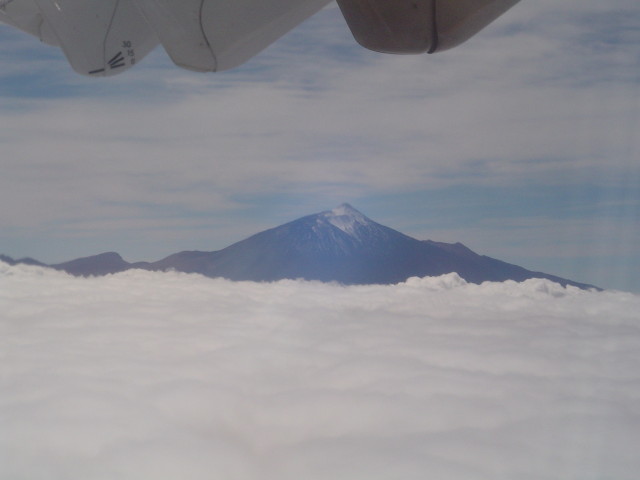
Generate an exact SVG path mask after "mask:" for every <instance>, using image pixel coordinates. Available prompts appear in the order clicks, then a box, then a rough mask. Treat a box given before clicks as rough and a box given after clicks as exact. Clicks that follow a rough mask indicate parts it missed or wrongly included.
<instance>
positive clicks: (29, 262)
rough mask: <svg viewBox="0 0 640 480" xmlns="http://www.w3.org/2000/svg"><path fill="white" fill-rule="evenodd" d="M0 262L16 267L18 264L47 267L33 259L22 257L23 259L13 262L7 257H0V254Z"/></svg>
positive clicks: (0, 255)
mask: <svg viewBox="0 0 640 480" xmlns="http://www.w3.org/2000/svg"><path fill="white" fill-rule="evenodd" d="M0 261H1V262H4V263H8V264H9V265H18V264H19V263H22V264H25V265H37V266H40V267H46V266H47V265H46V264H44V263H42V262H39V261H38V260H35V259H33V258H30V257H24V258H20V259H18V260H14V259H13V258H11V257H9V256H7V255H2V254H0Z"/></svg>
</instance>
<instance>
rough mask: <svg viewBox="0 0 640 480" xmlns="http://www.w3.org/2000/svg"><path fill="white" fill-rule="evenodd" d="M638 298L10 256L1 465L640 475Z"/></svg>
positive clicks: (468, 479) (108, 470) (53, 470)
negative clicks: (92, 266) (242, 275)
mask: <svg viewBox="0 0 640 480" xmlns="http://www.w3.org/2000/svg"><path fill="white" fill-rule="evenodd" d="M639 310H640V296H639V295H636V294H631V293H625V292H620V291H603V292H598V291H584V290H580V289H577V288H574V287H568V288H566V289H565V288H563V287H561V286H559V285H558V284H555V283H551V282H549V281H547V280H542V279H531V280H527V281H525V282H523V283H516V282H504V283H489V282H487V283H484V284H482V285H474V284H466V283H465V282H464V281H463V280H462V279H460V277H458V276H457V275H456V274H448V275H445V276H442V277H437V278H424V279H419V278H412V279H409V280H408V281H407V282H405V283H401V284H398V285H388V286H383V285H370V286H350V287H345V286H340V285H337V284H323V283H319V282H303V281H293V280H285V281H280V282H276V283H252V282H231V281H227V280H223V279H211V278H206V277H203V276H199V275H195V274H182V273H176V272H147V271H142V270H130V271H127V272H124V273H120V274H116V275H109V276H105V277H93V278H78V277H72V276H70V275H68V274H66V273H62V272H58V271H55V270H51V269H43V268H40V267H30V266H25V265H18V266H13V267H11V266H9V265H7V264H5V263H1V262H0V478H3V479H5V478H6V479H12V480H22V479H25V480H26V479H29V480H63V479H64V480H103V479H104V480H107V479H114V478H117V479H122V480H138V479H147V478H153V479H157V480H164V479H167V480H169V479H171V480H173V479H175V478H184V479H189V480H200V479H203V480H204V479H211V478H225V479H234V480H257V479H260V480H294V479H296V480H297V479H300V478H304V479H309V480H315V479H318V480H319V479H323V480H324V479H327V478H332V479H337V480H347V479H348V480H360V479H367V480H388V479H390V478H402V479H407V480H418V479H423V478H425V475H426V476H430V477H433V478H438V479H440V480H485V479H487V478H491V479H496V480H532V479H535V480H601V479H604V478H612V479H616V480H635V479H636V478H637V476H638V471H639V470H640V457H639V456H638V445H639V444H640V402H639V401H638V400H639V399H640V374H639V372H640V324H639V323H638V314H637V312H638V311H639Z"/></svg>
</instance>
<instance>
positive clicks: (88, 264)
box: [51, 252, 148, 276]
mask: <svg viewBox="0 0 640 480" xmlns="http://www.w3.org/2000/svg"><path fill="white" fill-rule="evenodd" d="M147 265H148V264H147V263H145V262H138V263H129V262H126V261H125V260H124V259H123V258H122V257H121V256H120V255H119V254H117V253H116V252H107V253H101V254H99V255H94V256H91V257H83V258H77V259H75V260H71V261H69V262H64V263H58V264H55V265H51V267H53V268H55V269H56V270H64V271H65V272H67V273H70V274H72V275H78V276H89V275H108V274H110V273H118V272H123V271H125V270H129V269H130V268H145V267H146V266H147Z"/></svg>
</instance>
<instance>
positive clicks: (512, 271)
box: [52, 204, 595, 288]
mask: <svg viewBox="0 0 640 480" xmlns="http://www.w3.org/2000/svg"><path fill="white" fill-rule="evenodd" d="M52 267H53V268H57V269H59V270H65V271H67V272H69V273H72V274H74V275H105V274H108V273H116V272H119V271H124V270H127V269H130V268H144V269H148V270H177V271H181V272H188V273H200V274H203V275H206V276H209V277H224V278H228V279H231V280H252V281H275V280H281V279H285V278H290V279H296V278H302V279H306V280H320V281H325V282H327V281H336V282H340V283H344V284H372V283H381V284H392V283H398V282H402V281H404V280H406V279H407V278H409V277H413V276H419V277H424V276H437V275H442V274H445V273H450V272H457V273H458V274H459V275H460V276H461V277H462V278H464V279H465V280H467V281H468V282H472V283H481V282H483V281H505V280H515V281H523V280H526V279H528V278H547V279H550V280H552V281H555V282H558V283H560V284H562V285H574V286H577V287H580V288H595V287H593V286H591V285H586V284H582V283H578V282H573V281H571V280H567V279H564V278H560V277H556V276H553V275H548V274H545V273H542V272H532V271H530V270H527V269H525V268H522V267H519V266H517V265H512V264H509V263H506V262H502V261H500V260H496V259H494V258H491V257H487V256H484V255H478V254H477V253H475V252H473V251H472V250H470V249H469V248H467V247H465V246H464V245H462V244H461V243H454V244H450V243H443V242H434V241H431V240H426V241H421V240H416V239H415V238H412V237H409V236H407V235H404V234H403V233H400V232H398V231H396V230H393V229H391V228H389V227H385V226H384V225H380V224H379V223H376V222H374V221H373V220H371V219H369V218H367V217H366V216H364V215H363V214H362V213H360V212H358V211H357V210H355V209H354V208H353V207H351V206H350V205H348V204H343V205H340V206H339V207H337V208H335V209H333V210H330V211H325V212H321V213H318V214H315V215H308V216H306V217H303V218H300V219H298V220H294V221H293V222H289V223H286V224H284V225H281V226H279V227H275V228H272V229H269V230H265V231H263V232H260V233H257V234H255V235H253V236H251V237H249V238H247V239H245V240H242V241H240V242H237V243H234V244H233V245H230V246H229V247H227V248H224V249H222V250H218V251H213V252H202V251H185V252H180V253H176V254H173V255H170V256H168V257H166V258H164V259H162V260H160V261H157V262H152V263H146V262H141V263H134V264H132V263H128V262H126V261H125V260H123V259H122V257H120V255H118V254H117V253H113V252H111V253H104V254H101V255H96V256H94V257H86V258H80V259H76V260H72V261H70V262H65V263H61V264H57V265H52Z"/></svg>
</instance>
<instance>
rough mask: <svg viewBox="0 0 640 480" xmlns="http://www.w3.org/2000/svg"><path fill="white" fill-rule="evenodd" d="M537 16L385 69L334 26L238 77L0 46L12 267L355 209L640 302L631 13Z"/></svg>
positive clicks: (324, 21) (3, 238) (16, 37)
mask: <svg viewBox="0 0 640 480" xmlns="http://www.w3.org/2000/svg"><path fill="white" fill-rule="evenodd" d="M557 3H558V2H553V1H550V0H541V1H538V2H534V1H526V0H525V1H523V2H521V3H520V4H518V5H517V6H516V7H514V8H513V9H512V10H511V11H510V12H508V13H507V14H506V15H505V16H503V17H501V18H500V19H499V20H498V21H496V22H495V23H494V24H493V25H491V26H490V27H489V28H487V29H486V30H485V31H483V32H482V33H481V34H480V35H478V36H477V37H475V38H474V39H472V40H471V41H470V42H468V43H466V44H464V45H463V46H461V47H459V48H457V49H455V50H452V51H449V52H445V53H442V54H437V55H433V56H427V55H423V56H388V55H381V54H376V53H373V52H369V51H367V50H365V49H363V48H361V47H359V46H358V45H357V44H356V43H355V41H354V40H353V39H352V37H351V35H350V33H349V31H348V29H347V27H346V25H345V24H344V21H343V20H342V18H341V15H340V12H339V11H338V10H337V8H335V7H333V8H328V9H325V10H324V11H322V12H320V13H319V14H318V15H316V16H314V17H313V18H312V19H311V20H309V21H308V22H306V23H305V24H303V25H301V26H300V27H299V28H297V29H296V30H295V31H293V32H291V33H290V34H289V35H287V36H286V37H284V38H283V39H282V40H280V41H279V42H277V43H276V44H275V45H273V46H271V47H270V48H268V49H267V50H266V51H264V52H263V53H262V54H260V55H259V56H258V57H256V58H254V59H253V60H251V61H250V62H248V63H247V64H246V65H244V66H243V67H241V68H238V69H236V70H233V71H230V72H223V73H217V74H197V73H193V72H189V71H185V70H181V69H179V68H177V67H175V66H174V65H173V64H172V63H171V62H170V60H169V59H168V57H167V56H166V54H165V53H164V51H163V50H162V49H161V48H159V49H156V50H155V51H154V52H153V53H152V54H151V55H149V56H148V57H147V58H146V59H144V60H143V61H142V62H140V64H139V65H137V66H136V68H134V69H132V70H130V71H128V72H126V73H124V74H123V75H120V76H117V77H111V78H108V79H103V80H100V79H90V78H89V79H87V78H84V77H81V76H79V75H77V74H75V73H74V72H73V71H72V70H71V68H70V67H69V66H68V64H67V63H66V60H65V59H64V57H63V56H62V54H61V52H59V51H58V50H57V49H55V48H52V47H48V46H45V45H41V44H40V43H39V42H38V41H37V39H34V38H31V37H30V36H28V35H25V34H22V33H20V32H18V31H15V30H13V29H11V28H9V27H4V26H2V27H1V28H0V45H1V47H0V125H2V128H1V129H0V144H1V145H2V152H1V153H0V168H1V169H2V176H0V225H1V226H2V229H1V230H0V253H5V254H8V255H11V256H13V257H22V256H32V257H35V258H38V259H40V260H42V261H45V262H57V261H64V260H68V259H71V258H76V257H80V256H85V255H92V254H97V253H100V252H103V251H107V250H114V251H118V252H119V253H121V254H122V255H123V256H124V257H125V258H126V259H127V260H129V261H136V260H155V259H159V258H162V257H164V256H166V255H168V254H170V253H173V252H176V251H179V250H189V249H199V250H216V249H219V248H223V247H225V246H227V245H229V244H231V243H233V242H235V241H237V240H241V239H242V238H245V237H246V236H248V235H251V234H253V233H256V232H258V231H260V230H262V229H265V228H270V227H273V226H276V225H278V224H281V223H284V222H286V221H289V220H293V219H295V218H297V217H300V216H303V215H306V214H310V213H315V212H318V211H321V210H326V209H329V208H332V207H334V206H336V205H337V204H339V203H342V202H345V201H347V202H350V203H351V204H352V205H354V206H355V207H356V208H358V209H359V210H361V211H362V212H363V213H365V214H366V215H368V216H369V217H371V218H372V219H374V220H376V221H378V222H380V223H383V224H385V225H388V226H391V227H393V228H396V229H398V230H400V231H402V232H404V233H407V234H409V235H412V236H415V237H417V238H421V239H432V240H437V241H446V242H456V241H459V242H462V243H464V244H465V245H467V246H469V247H470V248H472V249H473V250H475V251H476V252H478V253H481V254H486V255H490V256H492V257H495V258H499V259H501V260H505V261H509V262H512V263H516V264H519V265H522V266H524V267H526V268H529V269H533V270H541V271H545V272H548V273H552V274H556V275H560V276H564V277H567V278H571V279H573V280H578V281H584V282H588V283H594V284H597V285H599V286H602V287H605V288H619V289H624V290H630V291H635V292H640V273H638V272H640V252H639V249H638V245H640V188H638V187H639V185H640V162H638V159H639V158H640V148H639V147H640V145H639V143H640V141H639V140H638V139H637V132H638V131H639V130H640V128H639V127H640V101H639V99H640V96H639V95H638V93H639V89H638V85H639V75H640V74H639V73H638V72H639V71H640V69H639V68H638V66H639V65H638V63H639V60H640V57H639V55H638V45H639V44H640V29H638V28H637V25H638V20H639V19H640V13H639V10H638V7H637V2H636V1H631V0H614V1H612V2H607V3H606V4H604V3H603V2H596V1H594V0H565V1H563V2H562V3H561V5H558V4H557Z"/></svg>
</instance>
